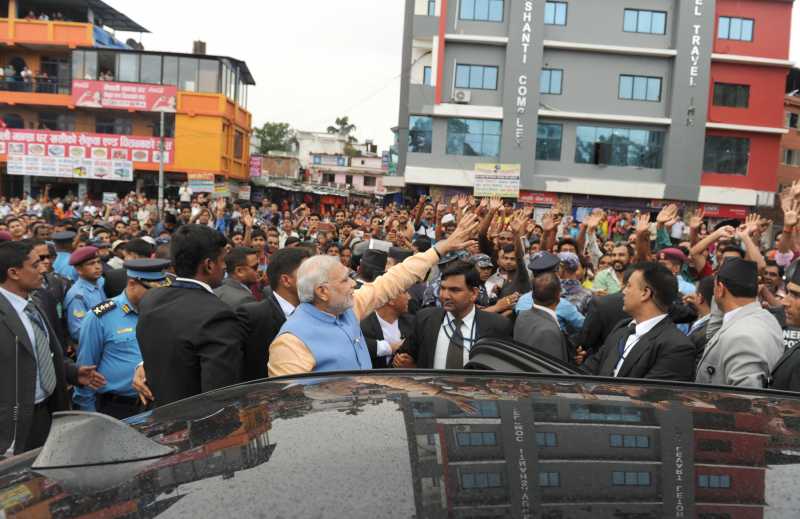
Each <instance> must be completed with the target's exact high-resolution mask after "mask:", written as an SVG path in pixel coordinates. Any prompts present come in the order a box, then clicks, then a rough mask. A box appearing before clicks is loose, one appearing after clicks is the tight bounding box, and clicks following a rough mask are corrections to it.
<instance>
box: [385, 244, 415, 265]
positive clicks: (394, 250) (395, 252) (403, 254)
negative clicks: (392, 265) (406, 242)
mask: <svg viewBox="0 0 800 519" xmlns="http://www.w3.org/2000/svg"><path fill="white" fill-rule="evenodd" d="M413 255H414V251H412V250H410V249H404V248H403V247H391V248H390V249H389V257H390V258H392V259H393V260H395V261H396V262H397V263H402V262H403V261H405V259H406V258H410V257H411V256H413Z"/></svg>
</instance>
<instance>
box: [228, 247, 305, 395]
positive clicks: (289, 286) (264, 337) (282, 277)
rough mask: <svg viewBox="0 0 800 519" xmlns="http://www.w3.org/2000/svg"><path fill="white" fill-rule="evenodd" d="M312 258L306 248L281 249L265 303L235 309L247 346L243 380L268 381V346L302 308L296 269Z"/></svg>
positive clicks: (273, 260) (269, 271)
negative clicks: (290, 317)
mask: <svg viewBox="0 0 800 519" xmlns="http://www.w3.org/2000/svg"><path fill="white" fill-rule="evenodd" d="M310 257H311V251H310V250H309V249H307V248H305V247H295V248H291V249H280V250H279V251H277V252H275V253H274V254H273V255H272V256H270V258H269V266H268V267H267V278H268V279H269V288H267V289H265V290H264V299H262V300H261V301H259V302H257V303H246V304H244V305H241V306H240V307H238V308H237V309H236V317H237V318H238V319H239V321H240V322H241V324H242V327H243V329H244V334H245V343H244V380H245V381H250V380H260V379H263V378H267V362H268V361H269V345H270V344H271V343H272V341H273V340H274V339H275V337H277V335H278V331H280V329H281V326H283V323H284V322H286V319H287V318H288V317H289V316H290V315H291V314H292V312H293V311H294V309H295V307H297V305H299V304H300V299H299V298H298V296H297V269H298V268H300V264H302V263H303V261H305V260H306V259H308V258H310Z"/></svg>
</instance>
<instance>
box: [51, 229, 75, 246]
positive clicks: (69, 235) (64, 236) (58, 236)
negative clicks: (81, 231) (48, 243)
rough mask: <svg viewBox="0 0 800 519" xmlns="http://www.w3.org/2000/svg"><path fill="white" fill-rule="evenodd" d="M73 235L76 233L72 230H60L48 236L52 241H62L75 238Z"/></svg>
mask: <svg viewBox="0 0 800 519" xmlns="http://www.w3.org/2000/svg"><path fill="white" fill-rule="evenodd" d="M75 236H76V233H75V232H73V231H62V232H54V233H53V234H52V235H50V238H51V239H52V240H53V241H54V242H61V243H64V242H71V241H72V240H74V239H75Z"/></svg>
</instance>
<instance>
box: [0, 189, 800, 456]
mask: <svg viewBox="0 0 800 519" xmlns="http://www.w3.org/2000/svg"><path fill="white" fill-rule="evenodd" d="M178 193H179V194H178V196H177V197H176V198H175V199H170V200H167V201H166V202H165V207H164V208H163V210H162V211H159V210H158V209H157V204H156V200H154V199H151V198H147V197H145V196H143V195H141V194H136V193H130V194H128V195H126V196H123V197H121V198H118V199H116V200H115V201H114V202H109V203H101V202H98V201H92V200H90V199H89V198H88V197H86V198H83V199H79V198H76V197H74V196H72V195H68V196H65V197H63V198H56V197H51V196H50V195H49V188H48V189H45V190H44V191H43V193H42V194H41V196H39V197H38V198H32V197H29V196H26V197H23V198H21V199H20V198H11V199H6V198H1V197H0V242H2V243H0V312H2V313H4V314H5V315H6V316H7V318H9V319H12V320H13V319H18V320H19V322H18V326H16V327H14V326H11V327H10V328H9V332H8V333H10V334H11V335H8V337H6V336H0V341H10V343H12V344H14V343H16V344H17V348H19V347H25V346H27V347H28V348H29V349H30V351H34V352H38V353H42V354H43V355H44V354H45V353H46V351H47V348H50V350H51V351H52V352H53V355H52V358H53V362H52V365H51V363H50V362H49V361H47V360H46V359H45V360H43V359H44V357H43V356H39V355H38V354H37V355H33V356H31V358H32V361H31V364H30V366H29V367H30V369H27V370H20V368H19V367H17V371H16V372H14V375H15V376H13V377H12V376H10V375H11V372H10V371H9V372H6V373H5V374H8V375H9V376H4V377H3V378H4V380H6V382H4V383H3V384H6V385H7V387H6V386H3V391H1V392H0V394H2V395H3V396H2V400H3V402H2V404H3V405H6V404H7V405H8V406H9V407H8V408H13V407H14V406H15V405H16V406H17V408H18V409H19V408H20V406H21V408H22V409H23V410H24V409H27V412H25V413H23V418H24V419H23V418H20V417H19V413H17V414H16V415H13V416H12V414H9V416H2V417H0V441H3V440H4V438H5V437H6V436H8V437H9V438H14V440H13V441H11V442H10V443H8V444H6V445H2V444H0V449H2V452H5V451H6V450H8V449H11V450H14V451H16V452H21V451H24V450H28V449H30V448H34V447H36V446H38V445H41V443H42V442H43V441H44V437H46V432H47V430H48V429H49V413H51V412H52V411H57V410H62V409H68V408H70V407H71V408H77V409H82V410H89V411H99V412H103V413H106V414H109V415H112V416H115V417H117V418H125V417H128V416H132V415H134V414H136V413H138V412H140V411H141V410H143V409H144V408H145V407H146V406H154V405H155V406H160V405H165V404H167V403H170V402H173V401H176V400H178V399H182V398H185V397H188V396H192V395H196V394H199V393H202V392H206V391H209V390H212V389H215V388H219V387H224V386H227V385H231V384H235V383H238V382H242V381H247V380H257V379H262V378H267V377H275V376H285V375H299V374H303V373H311V372H324V371H334V370H352V369H397V368H421V369H462V368H464V367H465V366H467V367H469V361H470V350H471V349H472V348H473V346H474V345H475V344H476V343H478V342H479V341H481V340H486V339H493V338H494V339H504V340H511V339H513V340H514V341H516V342H517V343H518V345H517V346H518V347H521V348H526V349H528V350H529V351H530V352H531V353H540V354H546V355H549V356H552V357H555V358H557V359H559V360H560V361H562V362H563V363H566V364H569V365H571V366H573V367H575V368H576V369H581V370H584V371H586V372H587V373H588V374H593V375H599V376H608V377H627V378H637V379H641V378H652V379H662V380H679V381H696V382H700V383H707V384H715V385H729V386H744V387H758V388H763V387H769V386H771V387H777V388H780V389H788V390H795V391H800V376H796V375H795V373H796V372H800V360H796V359H794V356H792V355H791V354H792V352H793V351H794V350H793V346H794V343H795V341H797V340H798V338H800V272H798V271H797V269H796V268H795V260H796V258H798V256H800V240H798V239H797V236H796V234H797V232H798V225H797V224H798V213H800V184H799V183H796V184H795V185H793V186H791V187H790V188H788V189H786V190H785V191H784V192H782V193H780V197H779V198H780V201H781V207H782V210H783V221H782V222H778V224H779V225H780V226H778V225H776V224H775V222H772V221H770V220H767V219H765V218H762V217H760V216H759V215H758V214H755V213H752V214H749V215H747V216H746V217H743V218H742V219H739V220H733V219H730V220H722V221H719V220H711V219H709V218H707V217H706V216H705V215H704V214H703V211H702V209H701V210H697V211H690V210H685V209H683V208H682V207H679V206H678V205H676V204H667V205H664V206H663V207H662V208H661V209H660V210H658V211H653V212H652V213H648V212H640V211H611V210H604V209H600V208H597V209H593V210H585V211H579V212H576V214H577V215H579V216H580V221H578V218H576V217H573V216H571V215H570V214H565V213H568V211H565V210H564V209H563V208H560V207H552V208H550V209H549V210H547V211H546V212H544V211H543V210H541V209H539V210H537V209H535V208H534V207H533V206H532V205H526V204H521V203H519V202H516V201H513V200H508V199H505V200H504V199H501V198H497V197H491V198H475V197H472V196H468V195H464V194H462V195H457V196H452V197H449V198H448V199H431V198H429V197H427V196H420V197H419V199H414V200H408V199H406V201H407V203H406V204H401V203H396V202H391V203H385V204H384V203H382V202H377V201H376V202H372V203H367V202H355V201H347V202H345V203H343V204H342V205H341V206H340V207H333V206H329V205H326V206H322V207H321V209H320V210H316V209H315V208H314V206H315V205H316V204H317V203H318V202H319V201H318V200H315V199H312V198H306V199H305V201H306V203H299V202H294V201H293V200H295V198H294V197H293V196H291V195H290V194H287V196H286V197H277V196H276V197H273V198H271V199H269V198H265V199H262V200H261V201H260V202H258V203H251V202H249V201H241V200H231V199H225V198H214V197H212V196H210V195H208V194H204V193H200V194H197V193H193V192H192V190H191V189H190V188H189V187H188V185H186V184H184V185H183V186H182V187H181V188H180V190H179V192H178ZM9 316H11V317H9ZM14 322H16V321H14ZM3 333H5V332H3ZM0 335H2V334H0ZM20 345H21V346H20ZM18 354H19V352H17V355H18ZM3 358H4V359H6V357H3ZM7 369H10V368H7ZM21 376H22V377H23V380H21V379H20V377H21ZM24 377H27V379H24ZM14 384H17V386H16V388H15V387H14ZM26 384H27V385H26ZM21 387H22V388H23V389H25V391H23V392H24V393H25V394H27V395H28V397H29V398H28V399H29V400H31V401H30V402H29V403H30V404H31V406H30V408H29V409H28V408H26V407H25V405H24V404H25V403H24V402H23V403H20V402H19V401H17V402H13V401H10V400H9V399H11V398H12V396H11V395H14V394H16V393H15V391H14V389H17V390H18V389H20V388H21ZM26 388H27V389H26ZM17 393H18V392H17ZM16 398H19V397H18V396H17V397H16ZM7 400H8V401H7ZM45 403H46V405H45ZM45 408H46V411H42V410H41V409H45ZM37 410H38V411H37ZM20 427H21V428H22V429H23V430H22V431H20ZM12 431H13V433H12Z"/></svg>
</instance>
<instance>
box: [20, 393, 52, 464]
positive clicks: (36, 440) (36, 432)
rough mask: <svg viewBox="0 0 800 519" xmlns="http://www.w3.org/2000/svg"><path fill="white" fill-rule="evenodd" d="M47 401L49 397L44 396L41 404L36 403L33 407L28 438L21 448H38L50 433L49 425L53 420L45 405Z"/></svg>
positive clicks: (27, 449) (26, 449)
mask: <svg viewBox="0 0 800 519" xmlns="http://www.w3.org/2000/svg"><path fill="white" fill-rule="evenodd" d="M49 401H50V399H49V398H45V399H44V400H43V401H42V403H41V404H36V405H35V406H34V407H33V419H32V421H31V432H30V433H29V434H28V439H27V441H26V443H25V448H24V449H23V450H25V451H29V450H31V449H36V448H39V447H41V446H42V445H44V442H45V440H47V435H48V434H50V425H51V424H52V422H53V417H52V416H51V415H50V409H48V407H47V404H48V402H49ZM18 452H21V451H18Z"/></svg>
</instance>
